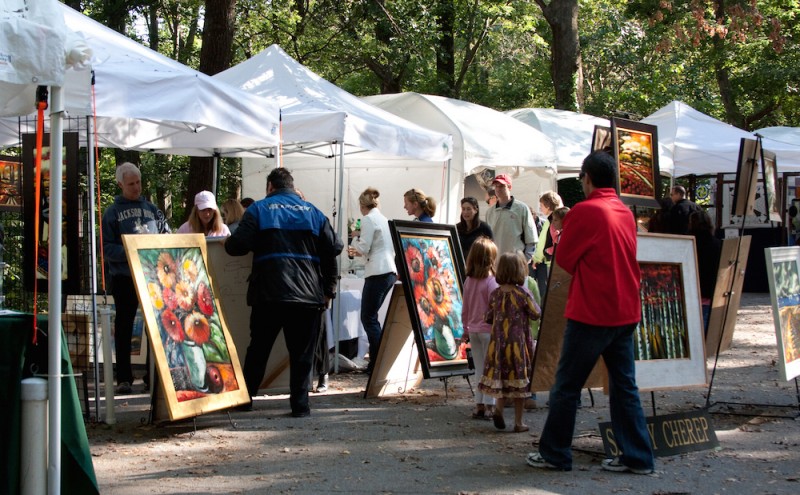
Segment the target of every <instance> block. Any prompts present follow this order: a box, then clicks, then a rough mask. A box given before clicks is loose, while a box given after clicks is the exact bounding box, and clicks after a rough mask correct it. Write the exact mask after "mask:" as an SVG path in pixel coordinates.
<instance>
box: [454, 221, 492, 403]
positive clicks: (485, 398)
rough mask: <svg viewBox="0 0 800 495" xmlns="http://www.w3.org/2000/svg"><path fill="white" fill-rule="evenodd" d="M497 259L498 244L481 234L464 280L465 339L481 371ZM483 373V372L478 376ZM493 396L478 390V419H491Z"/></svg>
mask: <svg viewBox="0 0 800 495" xmlns="http://www.w3.org/2000/svg"><path fill="white" fill-rule="evenodd" d="M496 259H497V246H495V244H494V242H492V240H491V239H488V238H486V237H479V238H478V239H477V240H476V241H475V243H474V244H472V247H471V248H470V250H469V255H468V256H467V279H466V281H465V282H464V295H463V298H464V302H463V306H462V310H461V323H462V324H463V326H464V339H465V340H468V341H469V342H470V345H471V346H472V359H473V360H474V361H475V369H476V370H477V372H478V374H480V373H483V366H484V363H485V359H486V349H487V348H488V347H489V337H490V335H491V331H492V325H491V324H489V323H486V321H485V320H484V315H485V314H486V310H487V308H488V307H489V295H490V294H491V293H492V292H493V291H494V290H495V289H496V288H497V287H498V285H497V282H496V281H495V279H494V273H495V272H494V265H495V260H496ZM479 376H480V375H479ZM493 414H494V397H492V396H491V395H487V394H484V393H483V392H481V391H480V390H476V391H475V411H474V412H473V413H472V417H473V418H475V419H492V415H493Z"/></svg>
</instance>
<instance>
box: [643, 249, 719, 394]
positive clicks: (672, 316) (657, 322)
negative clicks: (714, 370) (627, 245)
mask: <svg viewBox="0 0 800 495" xmlns="http://www.w3.org/2000/svg"><path fill="white" fill-rule="evenodd" d="M696 252H697V251H696V248H695V240H694V237H691V236H679V235H666V234H639V235H638V245H637V250H636V260H637V261H638V262H639V267H640V270H641V272H642V284H641V289H640V290H641V296H642V321H641V322H640V323H639V325H638V326H637V327H636V331H635V332H634V354H635V356H636V384H637V385H638V386H639V389H640V390H659V389H679V388H684V387H693V386H705V385H706V382H707V374H706V354H705V337H704V332H703V314H702V307H701V305H700V282H699V278H698V270H697V255H696Z"/></svg>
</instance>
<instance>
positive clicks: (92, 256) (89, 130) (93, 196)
mask: <svg viewBox="0 0 800 495" xmlns="http://www.w3.org/2000/svg"><path fill="white" fill-rule="evenodd" d="M86 150H87V151H88V154H89V170H88V171H87V172H88V173H87V177H88V179H87V182H88V183H89V204H88V205H87V209H88V210H89V229H88V230H89V260H90V263H89V267H90V270H91V273H90V274H89V284H90V289H91V291H90V292H91V294H92V337H93V339H92V342H93V349H92V356H93V359H94V389H95V390H100V363H99V362H98V361H99V360H98V359H97V349H98V348H99V346H98V345H97V343H98V342H99V341H98V340H97V298H96V297H95V295H96V294H97V232H96V231H95V227H94V225H95V223H94V219H95V214H96V210H95V201H96V200H97V191H95V188H94V187H95V183H94V181H95V174H94V167H95V165H96V162H95V158H96V156H95V154H94V133H93V126H92V119H91V118H90V117H86ZM94 411H95V414H96V416H95V418H97V419H98V421H99V418H100V394H99V393H97V392H95V394H94Z"/></svg>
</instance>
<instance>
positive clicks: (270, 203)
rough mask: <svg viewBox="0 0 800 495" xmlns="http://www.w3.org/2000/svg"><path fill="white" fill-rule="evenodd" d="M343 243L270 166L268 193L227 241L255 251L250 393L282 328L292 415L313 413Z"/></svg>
mask: <svg viewBox="0 0 800 495" xmlns="http://www.w3.org/2000/svg"><path fill="white" fill-rule="evenodd" d="M343 247H344V245H343V244H342V242H341V241H340V240H339V238H338V237H337V236H336V234H335V233H334V231H333V228H332V227H331V224H330V222H329V221H328V219H327V218H326V217H325V215H324V214H323V213H322V212H321V211H320V210H319V209H317V207H315V206H314V205H312V204H311V203H309V202H307V201H304V200H303V199H301V198H300V196H299V195H298V194H297V193H296V192H295V188H294V178H293V177H292V175H291V174H290V173H289V171H288V170H286V169H285V168H276V169H274V170H273V171H272V172H270V174H269V176H268V177H267V197H266V198H264V199H262V200H260V201H256V202H255V203H254V204H252V205H251V206H249V207H248V208H247V211H245V214H244V216H243V217H242V220H241V222H240V223H239V227H238V228H237V229H236V232H234V233H233V235H231V236H230V237H228V238H227V240H226V241H225V251H226V252H227V253H228V254H230V255H231V256H243V255H245V254H247V253H249V252H251V251H252V253H253V268H252V273H251V275H250V284H249V286H248V289H247V304H248V306H250V307H251V312H250V345H249V346H248V347H247V354H246V355H245V359H244V378H245V382H246V383H247V391H248V392H249V394H250V398H251V400H252V397H253V396H254V395H256V394H257V393H258V389H259V386H260V385H261V381H262V379H263V378H264V371H265V370H266V366H267V360H268V358H269V354H270V352H271V351H272V345H273V344H274V343H275V339H276V338H277V336H278V334H279V333H280V331H281V329H283V335H284V338H285V339H286V347H287V349H288V351H289V389H290V395H289V404H290V405H291V408H292V413H291V414H292V416H293V417H296V418H302V417H305V416H308V415H309V414H311V408H310V407H309V403H308V390H309V388H310V373H311V366H312V360H313V356H314V344H315V342H316V339H317V335H318V333H319V332H320V330H321V329H320V322H321V314H322V312H323V311H324V310H325V308H326V307H327V305H328V303H329V302H330V300H331V299H332V298H334V297H335V296H336V277H337V266H336V256H338V255H339V253H340V252H341V251H342V248H343ZM251 406H252V402H251Z"/></svg>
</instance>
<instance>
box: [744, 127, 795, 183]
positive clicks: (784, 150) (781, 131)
mask: <svg viewBox="0 0 800 495" xmlns="http://www.w3.org/2000/svg"><path fill="white" fill-rule="evenodd" d="M754 134H759V135H761V137H762V145H763V147H764V149H765V150H769V151H772V152H774V153H775V155H776V160H777V162H778V171H780V172H800V127H765V128H763V129H759V130H757V131H755V133H754Z"/></svg>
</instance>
